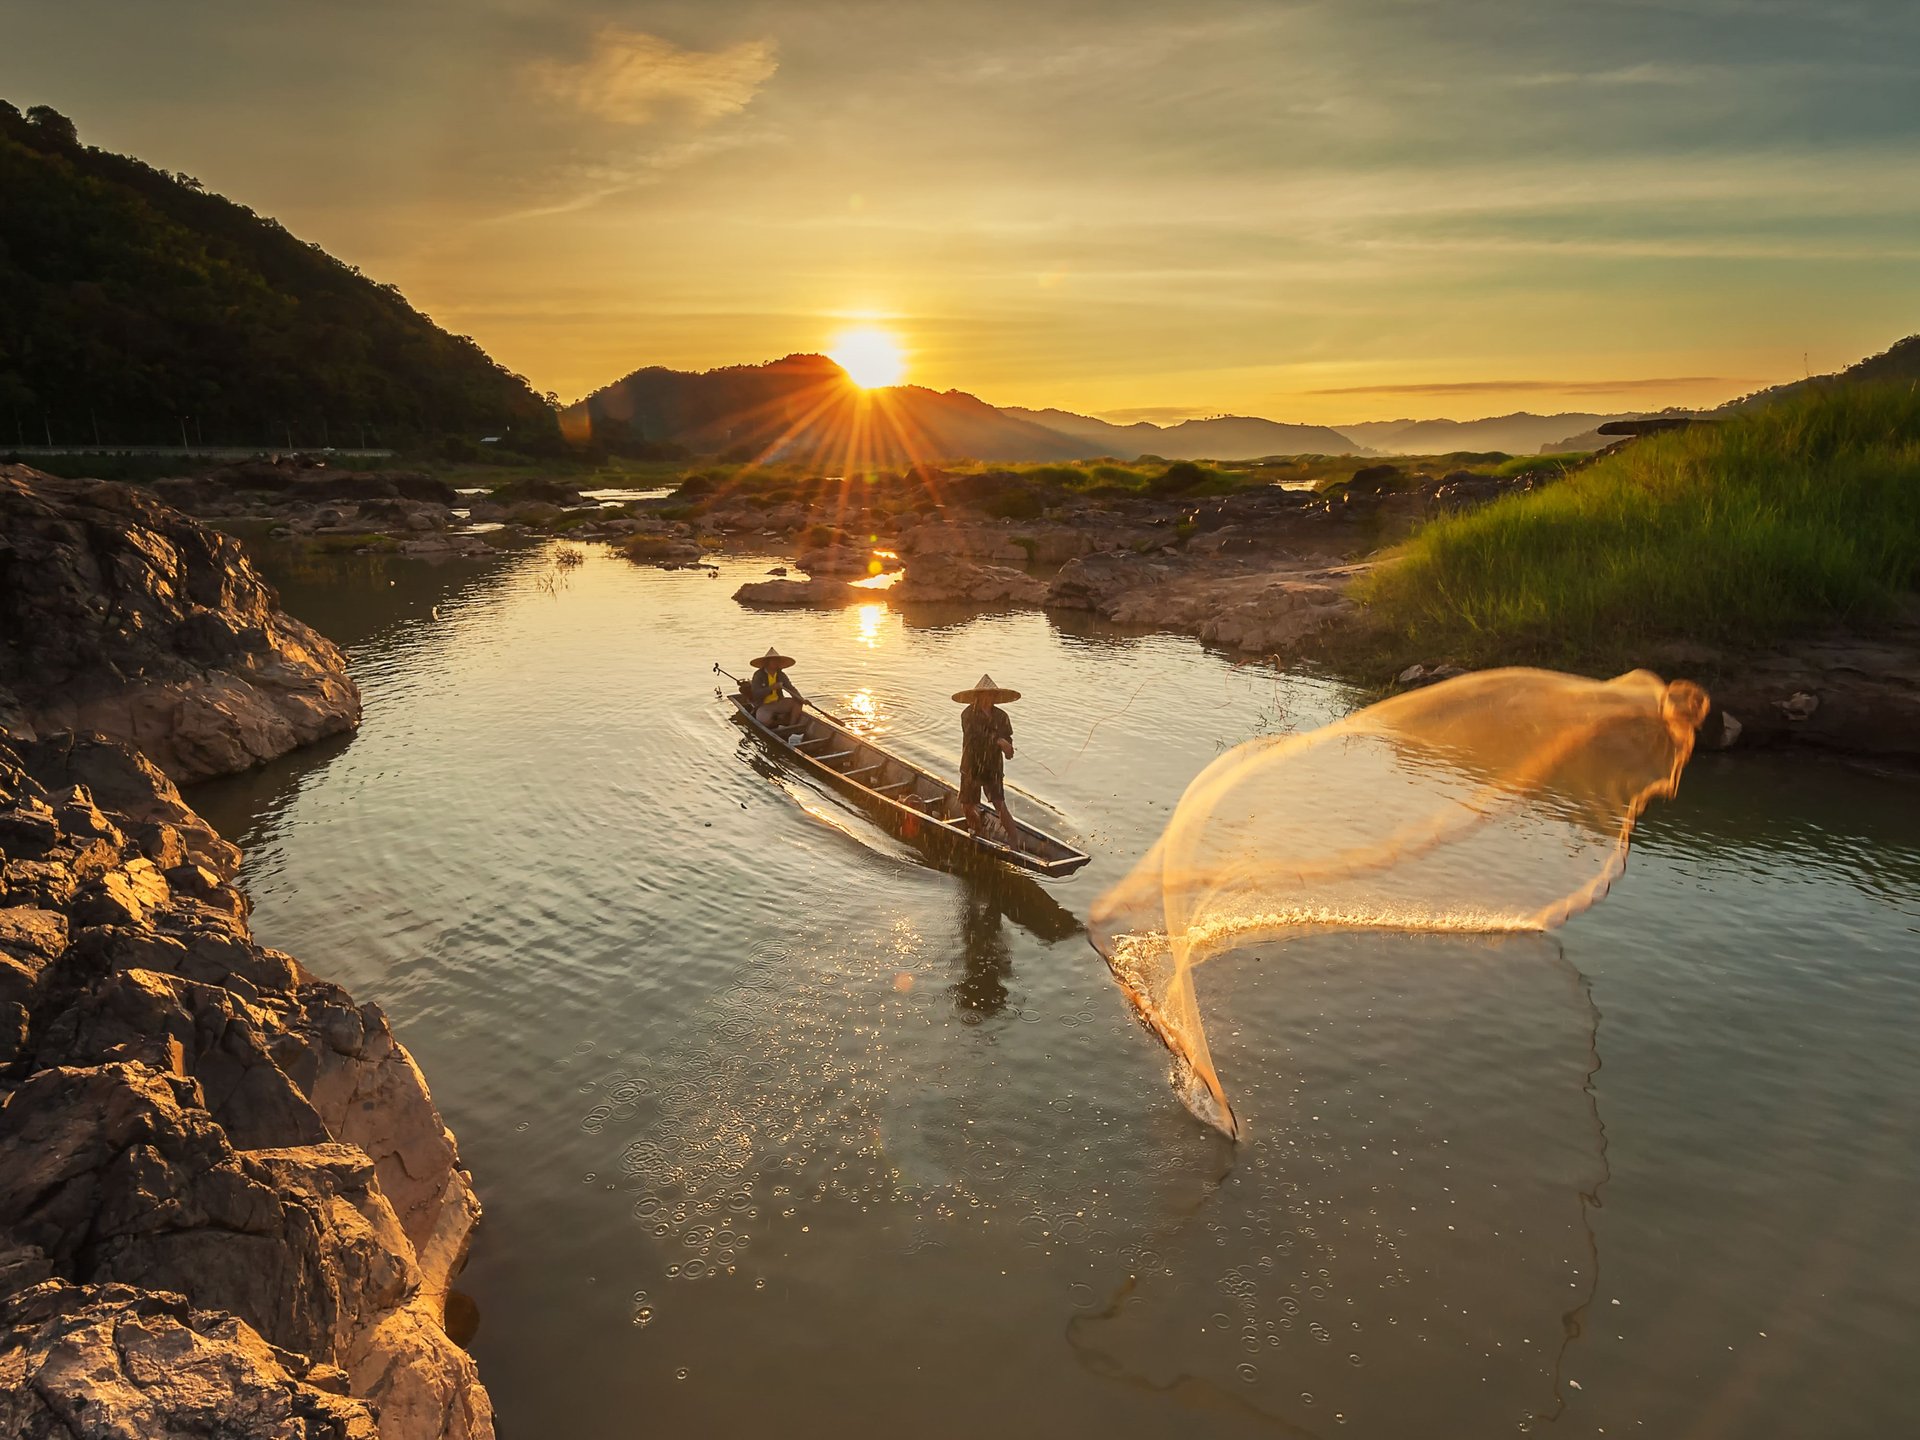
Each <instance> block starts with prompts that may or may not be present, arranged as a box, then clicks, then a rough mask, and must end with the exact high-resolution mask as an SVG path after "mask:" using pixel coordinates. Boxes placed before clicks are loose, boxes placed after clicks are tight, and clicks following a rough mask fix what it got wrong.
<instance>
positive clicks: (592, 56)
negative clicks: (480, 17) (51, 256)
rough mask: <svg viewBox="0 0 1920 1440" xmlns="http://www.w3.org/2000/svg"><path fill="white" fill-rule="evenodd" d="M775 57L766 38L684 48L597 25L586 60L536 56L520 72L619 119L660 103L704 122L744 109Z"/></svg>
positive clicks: (636, 119)
mask: <svg viewBox="0 0 1920 1440" xmlns="http://www.w3.org/2000/svg"><path fill="white" fill-rule="evenodd" d="M779 65H780V62H779V59H778V57H777V56H776V54H775V51H774V44H773V42H772V41H771V40H746V41H742V42H741V43H740V44H738V45H729V46H728V47H727V48H726V49H724V50H683V49H681V48H680V47H679V46H678V45H675V44H674V43H673V42H672V41H671V40H662V39H661V38H660V37H659V36H658V35H649V34H647V33H646V32H645V31H644V30H628V29H626V28H625V27H623V26H619V25H603V26H601V27H600V29H599V30H598V31H597V32H596V33H595V34H594V37H593V48H592V51H591V53H589V54H588V55H587V57H586V58H585V59H584V60H581V61H579V62H578V63H575V64H568V63H566V62H563V61H559V60H535V61H533V62H532V63H530V64H529V65H528V66H527V68H526V74H527V78H528V79H529V80H530V81H531V82H532V84H533V85H534V87H535V88H536V89H538V90H540V91H541V92H543V93H544V94H546V95H547V96H549V97H551V98H552V99H554V100H558V101H561V102H562V103H565V104H569V105H572V106H574V107H576V108H578V109H580V110H583V111H585V112H586V113H587V114H589V115H594V116H597V117H599V118H600V119H602V120H610V121H612V122H613V123H615V124H617V125H645V124H647V123H648V122H649V121H651V120H653V119H654V118H655V117H656V116H658V115H660V114H661V113H662V112H664V111H678V112H680V113H682V114H685V115H688V116H690V117H691V118H693V119H694V120H696V121H700V122H702V123H704V122H708V121H713V120H720V119H724V118H725V117H727V116H728V115H737V114H739V113H740V112H741V111H742V110H744V109H746V108H747V104H748V102H749V101H751V100H752V99H753V97H754V96H755V95H756V94H758V93H759V91H760V87H761V86H762V85H764V84H766V83H767V81H768V80H769V79H771V78H772V76H773V72H774V71H775V70H777V69H778V68H779Z"/></svg>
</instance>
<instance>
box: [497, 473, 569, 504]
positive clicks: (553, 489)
mask: <svg viewBox="0 0 1920 1440" xmlns="http://www.w3.org/2000/svg"><path fill="white" fill-rule="evenodd" d="M492 501H493V503H494V504H496V505H505V506H509V507H511V506H514V505H518V504H521V503H523V502H526V501H534V502H537V503H540V504H544V505H554V506H578V505H585V504H587V503H588V501H587V498H586V496H584V495H582V494H581V493H580V492H579V491H578V490H576V489H575V488H574V487H573V486H571V485H569V484H567V482H566V481H564V480H549V479H546V478H544V477H542V476H538V475H533V476H528V477H527V478H526V479H523V480H509V481H507V483H506V484H504V485H496V486H494V488H493V495H492Z"/></svg>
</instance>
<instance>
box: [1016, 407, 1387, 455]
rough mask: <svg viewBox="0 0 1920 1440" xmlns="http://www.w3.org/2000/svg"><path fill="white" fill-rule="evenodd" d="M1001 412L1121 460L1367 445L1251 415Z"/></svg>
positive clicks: (1333, 450) (1350, 450)
mask: <svg viewBox="0 0 1920 1440" xmlns="http://www.w3.org/2000/svg"><path fill="white" fill-rule="evenodd" d="M1001 413H1002V414H1006V415H1014V416H1018V417H1019V418H1020V419H1022V420H1029V421H1031V422H1033V423H1034V424H1036V425H1044V426H1046V427H1047V428H1048V429H1049V430H1057V431H1059V432H1060V433H1061V434H1063V435H1072V436H1074V437H1075V438H1077V439H1081V440H1085V441H1088V442H1089V443H1091V444H1095V445H1098V446H1099V447H1100V448H1099V450H1097V451H1096V452H1095V453H1096V454H1101V455H1115V456H1119V457H1120V458H1122V459H1132V458H1133V457H1134V456H1136V455H1164V456H1165V457H1166V458H1167V459H1169V460H1257V459H1260V458H1261V457H1263V456H1267V455H1351V454H1354V453H1356V449H1358V450H1359V451H1361V452H1364V451H1365V449H1366V448H1367V447H1365V446H1359V447H1356V444H1355V441H1354V440H1353V438H1352V437H1351V436H1349V435H1346V434H1343V433H1342V432H1340V431H1338V430H1330V429H1328V428H1327V427H1326V426H1325V425H1290V424H1285V423H1282V422H1281V421H1278V420H1262V419H1259V418H1257V417H1255V416H1250V415H1217V416H1214V417H1213V418H1211V419H1207V420H1182V421H1181V422H1180V423H1179V424H1177V425H1153V424H1149V423H1148V422H1147V421H1145V420H1140V421H1136V422H1135V423H1134V424H1132V425H1114V424H1110V423H1109V422H1107V421H1105V420H1096V419H1094V418H1093V417H1092V416H1091V415H1076V414H1074V413H1073V412H1072V411H1070V410H1023V409H1021V408H1020V407H1019V406H1015V405H1009V406H1006V407H1004V408H1003V410H1002V412H1001Z"/></svg>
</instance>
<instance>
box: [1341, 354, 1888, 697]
mask: <svg viewBox="0 0 1920 1440" xmlns="http://www.w3.org/2000/svg"><path fill="white" fill-rule="evenodd" d="M1917 584H1920V388H1916V387H1915V386H1914V385H1913V384H1912V383H1907V384H1898V383H1888V384H1871V385H1861V386H1849V387H1845V388H1835V389H1821V390H1807V391H1799V392H1796V393H1794V394H1792V395H1790V396H1788V397H1786V398H1785V399H1782V400H1780V401H1778V402H1776V403H1773V404H1769V405H1765V406H1761V407H1758V408H1755V409H1752V410H1748V411H1745V412H1742V413H1739V414H1736V415H1733V416H1731V417H1729V418H1728V419H1726V420H1725V421H1723V422H1720V423H1718V424H1712V425H1699V426H1695V427H1693V428H1691V429H1688V430H1683V431H1678V432H1675V433H1671V434H1666V435H1659V436H1653V437H1649V438H1648V439H1645V440H1643V441H1640V442H1638V443H1636V444H1633V445H1630V446H1627V447H1625V448H1623V449H1622V450H1620V451H1619V452H1618V453H1616V454H1612V455H1608V456H1606V457H1604V458H1603V459H1601V460H1600V461H1598V462H1597V463H1595V464H1593V465H1591V466H1589V467H1587V468H1585V469H1582V470H1580V471H1579V472H1578V473H1576V474H1573V475H1571V476H1570V477H1569V478H1568V479H1567V480H1566V481H1564V482H1563V483H1561V484H1558V485H1553V486H1549V487H1547V488H1544V489H1541V490H1539V491H1536V492H1532V493H1528V494H1523V495H1514V496H1510V497H1506V498H1503V499H1501V500H1498V501H1496V502H1494V503H1492V504H1490V505H1487V506H1485V507H1484V508H1482V509H1479V510H1476V511H1474V512H1472V513H1471V514H1462V515H1455V516H1446V517H1441V518H1438V519H1436V520H1434V521H1433V522H1432V523H1431V524H1429V525H1427V526H1425V527H1424V528H1423V529H1422V530H1421V531H1420V532H1419V533H1418V534H1417V535H1415V536H1414V537H1413V538H1412V539H1411V540H1409V541H1408V542H1407V543H1406V545H1405V546H1404V548H1403V549H1402V550H1401V551H1400V553H1399V555H1398V556H1397V557H1396V563H1394V564H1391V565H1387V566H1383V567H1381V568H1380V569H1378V570H1376V571H1375V572H1374V573H1373V574H1372V575H1371V576H1370V577H1368V579H1367V580H1366V581H1364V582H1363V583H1362V585H1361V587H1360V596H1361V598H1362V599H1363V600H1364V601H1365V602H1366V603H1367V605H1368V607H1369V610H1370V612H1371V614H1372V617H1373V618H1374V620H1375V622H1376V623H1377V624H1378V625H1379V626H1380V627H1381V629H1382V630H1383V631H1384V632H1385V633H1387V634H1389V635H1392V636H1396V637H1399V638H1402V639H1404V640H1405V641H1406V642H1407V643H1409V644H1412V645H1415V646H1420V647H1426V648H1429V649H1436V650H1442V651H1445V652H1447V653H1448V654H1450V655H1452V656H1453V657H1455V658H1457V659H1459V660H1461V661H1466V662H1474V663H1488V662H1493V661H1501V660H1506V661H1511V660H1515V659H1536V660H1542V661H1551V662H1557V663H1562V664H1573V665H1579V666H1584V667H1595V666H1598V667H1602V668H1604V667H1606V666H1608V665H1614V666H1619V665H1624V664H1627V663H1630V662H1631V661H1633V660H1634V658H1635V657H1636V656H1637V655H1642V654H1644V652H1645V649H1646V647H1647V645H1648V644H1649V643H1652V642H1656V641H1661V640H1668V639H1676V638H1683V637H1684V638H1686V639H1690V640H1695V641H1706V642H1710V643H1715V644H1719V645H1724V646H1736V647H1738V646H1749V647H1750V646H1754V645H1761V644H1768V643H1772V642H1775V641H1777V640H1779V639H1781V638H1782V637H1785V636H1790V635H1792V634H1795V633H1797V632H1800V631H1804V630H1808V629H1811V628H1814V627H1817V626H1821V625H1830V624H1842V625H1847V626H1852V627H1879V626H1884V625H1886V624H1888V623H1890V622H1892V621H1894V620H1896V619H1898V618H1899V617H1900V615H1901V611H1902V607H1903V606H1904V605H1907V604H1910V603H1911V601H1912V597H1913V591H1914V589H1915V587H1916V585H1917Z"/></svg>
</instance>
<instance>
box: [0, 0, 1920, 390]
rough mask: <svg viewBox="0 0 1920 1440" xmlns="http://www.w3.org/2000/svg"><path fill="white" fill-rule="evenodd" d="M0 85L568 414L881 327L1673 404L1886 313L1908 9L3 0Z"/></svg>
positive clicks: (1130, 384)
mask: <svg viewBox="0 0 1920 1440" xmlns="http://www.w3.org/2000/svg"><path fill="white" fill-rule="evenodd" d="M0 33H4V34H5V35H6V36H7V44H6V46H5V47H4V48H0V95H5V96H6V97H7V98H9V99H10V100H12V101H13V102H14V103H15V104H17V105H21V106H26V105H30V104H36V103H48V104H52V105H55V106H56V107H58V108H60V109H62V110H64V111H66V112H67V113H68V114H70V115H72V116H73V117H74V118H75V120H76V121H77V122H78V123H79V125H80V128H81V132H82V135H83V137H84V138H85V139H87V140H88V141H90V142H91V143H95V144H99V145H103V146H106V147H107V148H110V149H117V150H123V151H127V152H130V153H133V154H137V155H140V156H141V157H143V158H145V159H147V160H149V161H151V162H152V163H154V164H157V165H161V166H164V167H166V168H168V169H174V170H182V171H186V172H189V173H192V174H194V175H196V176H198V177H199V178H200V179H202V180H203V181H204V182H205V183H207V184H208V185H209V186H210V187H212V188H215V189H218V190H220V191H221V192H223V193H225V194H227V195H230V196H232V197H233V198H235V199H238V200H241V201H242V202H244V203H247V204H250V205H252V206H253V207H254V208H255V209H257V210H260V211H261V212H263V213H266V214H271V215H275V216H277V217H278V218H279V219H281V220H282V221H283V222H284V223H285V224H286V225H287V226H288V227H289V228H290V229H292V230H293V231H294V232H295V233H296V234H298V235H300V236H302V237H303V238H307V239H312V240H315V241H317V242H319V243H320V244H322V245H324V246H325V247H326V248H327V249H329V250H330V251H332V252H333V253H335V254H337V255H339V256H341V257H343V258H345V259H347V260H350V261H352V262H353V263H355V264H358V265H360V266H361V267H362V269H364V270H366V271H367V272H368V273H369V274H371V275H374V276H375V277H377V278H379V279H382V280H389V281H392V282H394V283H396V284H398V285H399V286H400V287H401V289H402V290H404V291H405V292H406V294H407V295H408V297H409V298H410V299H411V300H413V301H414V303H416V304H417V305H419V306H420V307H421V308H423V309H425V310H426V311H428V312H429V313H430V314H432V315H433V316H434V317H435V318H436V319H438V320H439V321H441V322H442V323H443V324H445V325H447V326H449V327H450V328H452V329H456V330H460V331H464V332H467V333H470V334H472V335H473V336H475V337H476V338H477V339H478V340H479V341H480V342H481V343H482V344H483V345H485V346H486V347H487V349H488V350H489V351H491V352H492V353H493V354H494V355H495V356H497V357H498V358H499V359H501V360H502V361H503V362H504V363H506V364H507V365H509V366H511V367H513V368H514V369H516V370H519V371H521V372H522V373H524V374H526V375H527V376H528V377H529V378H530V379H531V380H532V381H533V382H534V384H535V385H536V386H537V387H538V388H541V389H552V390H554V391H557V392H558V393H559V394H560V395H561V397H562V398H564V399H572V398H575V397H576V396H578V395H580V394H582V393H584V392H585V391H587V390H589V389H591V388H594V387H596V386H598V385H601V384H604V383H606V382H608V381H610V380H612V379H614V378H617V377H618V376H620V375H622V374H624V373H626V372H628V371H630V370H632V369H635V368H637V367H639V366H641V365H646V364H664V365H671V366H677V367H684V368H696V369H703V368H708V367H712V366H716V365H722V364H729V363H737V362H755V361H760V360H764V359H768V358H772V357H774V356H777V355H781V354H785V353H788V352H791V351H797V350H820V349H825V348H827V346H828V345H829V343H830V337H831V336H832V335H833V334H834V333H836V332H837V331H839V330H841V329H843V328H844V327H846V326H847V325H848V324H851V323H855V322H856V321H858V320H862V319H864V320H866V321H867V322H868V323H877V324H884V325H886V326H888V327H890V328H892V329H893V330H894V331H895V332H897V334H898V335H899V337H900V339H901V343H902V345H903V347H904V348H905V349H906V350H907V352H908V366H909V368H908V375H907V378H908V379H910V380H912V381H916V382H918V383H923V384H927V385H931V386H934V387H936V388H948V387H953V388H960V389H966V390H970V391H972V392H974V393H976V394H978V395H980V396H982V397H983V398H985V399H987V400H990V401H993V402H995V403H1000V404H1023V405H1033V406H1045V405H1059V406H1063V407H1067V408H1071V409H1076V410H1081V411H1086V412H1091V413H1098V414H1103V415H1109V416H1119V417H1121V418H1140V417H1144V418H1152V419H1160V420H1164V419H1173V418H1180V417H1182V416H1186V415H1193V414H1213V413H1220V412H1228V411H1232V412H1239V413H1253V414H1261V415H1267V416H1271V417H1273V418H1276V419H1286V420H1303V421H1322V422H1339V421H1355V420H1364V419H1373V418H1387V417H1395V416H1430V415H1451V416H1460V417H1466V416H1477V415H1485V414H1493V413H1500V412H1503V411H1508V410H1513V409H1520V408H1526V409H1531V410H1623V409H1637V408H1651V407H1657V406H1660V405H1666V404H1689V405H1695V404H1708V403H1714V402H1717V401H1720V400H1723V399H1726V398H1728V397H1730V396H1732V395H1735V394H1738V393H1742V392H1744V391H1747V390H1750V389H1753V388H1757V387H1758V386H1760V385H1763V384H1768V383H1772V382H1775V381H1779V380H1782V379H1787V378H1792V377H1795V376H1798V375H1801V374H1803V373H1806V371H1807V370H1809V369H1811V370H1815V371H1819V370H1824V369H1831V368H1835V367H1837V366H1840V365H1843V364H1845V363H1847V362H1848V361H1851V360H1853V359H1855V358H1858V357H1859V356H1861V355H1863V354H1866V353H1870V352H1872V351H1876V350H1880V349H1884V348H1885V347H1886V345H1887V344H1888V343H1890V342H1891V341H1892V340H1894V339H1895V338H1897V337H1898V336H1900V335H1901V334H1904V333H1907V332H1909V331H1912V330H1916V329H1920V265H1916V263H1915V262H1916V260H1920V239H1916V238H1915V237H1916V236H1920V213H1917V212H1920V143H1916V142H1917V141H1920V107H1915V106H1914V105H1913V104H1912V103H1911V96H1912V95H1913V94H1915V93H1920V58H1917V57H1920V7H1916V6H1903V5H1893V4H1885V3H1871V0H1830V3H1827V4H1823V5H1822V6H1819V7H1796V6H1791V5H1780V4H1772V3H1766V0H1673V3H1671V4H1667V5H1663V6H1660V7H1653V8H1644V7H1643V8H1641V9H1638V10H1636V11H1634V17H1633V23H1632V24H1624V23H1621V22H1620V18H1619V15H1618V13H1617V12H1616V10H1615V8H1614V7H1606V6H1594V5H1592V4H1590V3H1580V4H1576V3H1573V0H1524V3H1523V0H1455V3H1453V4H1450V5H1447V6H1421V5H1414V4H1409V3H1405V0H1346V3H1342V4H1339V5H1330V4H1323V3H1308V0H1298V3H1295V0H1195V3H1191V4H1187V5H1183V6H1180V7H1177V8H1169V7H1166V6H1164V5H1162V4H1159V3H1140V0H1102V3H1097V4H1096V3H1091V0H1089V3H1079V0H1051V3H1048V4H1044V5H1035V4H1029V3H1025V0H1022V3H1014V0H977V3H974V4H970V5H967V6H957V5H956V6H938V5H929V6H898V5H890V4H877V3H865V0H843V3H840V4H836V5H825V6H823V5H814V4H800V3H780V0H761V3H746V0H711V3H705V4H699V5H693V4H652V3H628V4H612V3H609V4H588V3H575V0H458V3H456V0H411V3H408V4H405V5H399V4H378V5H377V4H372V3H361V0H342V3H339V4H330V5H326V6H306V7H285V6H276V7H264V8H263V7H259V6H257V5H245V4H240V3H238V0H179V3H175V4H170V5H167V6H153V5H151V4H146V3H136V0H63V3H62V4H60V5H57V6H55V5H46V4H43V3H37V0H0Z"/></svg>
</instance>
